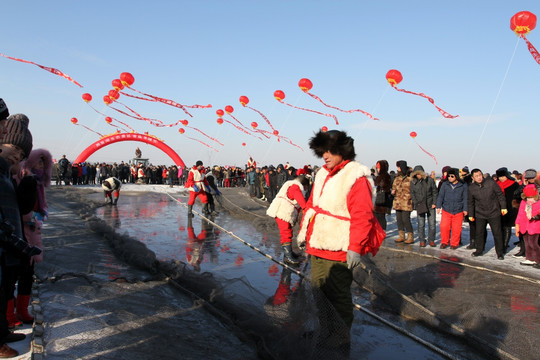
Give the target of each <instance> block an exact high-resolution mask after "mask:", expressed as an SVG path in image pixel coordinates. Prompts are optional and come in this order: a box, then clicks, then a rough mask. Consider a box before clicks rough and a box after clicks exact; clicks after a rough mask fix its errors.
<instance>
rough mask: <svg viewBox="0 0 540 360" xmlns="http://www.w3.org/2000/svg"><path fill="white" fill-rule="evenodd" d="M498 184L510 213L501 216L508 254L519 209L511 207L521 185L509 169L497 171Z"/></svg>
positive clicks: (504, 246) (504, 245) (504, 248)
mask: <svg viewBox="0 0 540 360" xmlns="http://www.w3.org/2000/svg"><path fill="white" fill-rule="evenodd" d="M496 173H497V178H498V180H497V184H498V185H499V186H500V188H501V190H502V191H503V193H504V197H505V199H506V204H507V205H508V213H507V214H506V215H501V224H502V237H503V251H504V253H505V254H506V253H507V252H508V243H509V242H510V238H511V237H512V227H514V224H515V222H516V216H517V211H518V209H516V208H514V207H512V206H510V205H511V204H512V200H513V198H514V192H515V191H516V190H517V188H518V187H519V184H518V183H517V182H516V181H515V180H514V178H513V177H512V174H510V173H509V172H508V169H507V168H505V167H503V168H500V169H498V170H497V172H496Z"/></svg>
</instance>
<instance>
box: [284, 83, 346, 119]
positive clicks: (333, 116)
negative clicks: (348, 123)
mask: <svg viewBox="0 0 540 360" xmlns="http://www.w3.org/2000/svg"><path fill="white" fill-rule="evenodd" d="M274 97H275V98H276V100H277V101H279V102H280V103H282V104H285V105H287V106H290V107H292V108H295V109H299V110H304V111H309V112H312V113H315V114H319V115H324V116H328V117H331V118H333V119H334V120H335V122H336V125H339V122H338V119H337V116H336V115H332V114H327V113H322V112H320V111H315V110H311V109H305V108H302V107H298V106H294V105H292V104H289V103H286V102H285V101H283V99H284V98H285V94H284V93H283V91H281V90H276V91H275V92H274Z"/></svg>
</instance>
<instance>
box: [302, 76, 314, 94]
mask: <svg viewBox="0 0 540 360" xmlns="http://www.w3.org/2000/svg"><path fill="white" fill-rule="evenodd" d="M298 86H300V89H301V90H302V91H303V92H308V91H309V90H311V88H312V87H313V83H312V82H311V80H309V79H306V78H303V79H300V81H299V82H298Z"/></svg>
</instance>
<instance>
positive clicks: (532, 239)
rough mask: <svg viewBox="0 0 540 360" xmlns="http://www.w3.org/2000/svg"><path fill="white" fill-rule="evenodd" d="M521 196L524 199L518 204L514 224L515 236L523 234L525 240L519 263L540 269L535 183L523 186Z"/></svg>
mask: <svg viewBox="0 0 540 360" xmlns="http://www.w3.org/2000/svg"><path fill="white" fill-rule="evenodd" d="M521 197H522V198H523V200H524V201H522V202H521V204H520V206H519V211H518V215H517V218H516V225H515V229H516V236H518V237H519V234H523V240H524V242H525V260H524V261H522V262H521V263H520V264H521V265H532V266H533V267H535V268H538V269H540V245H539V244H538V238H539V237H540V201H538V199H539V196H538V189H537V188H536V185H534V184H529V185H527V186H525V188H524V189H523V193H522V195H521Z"/></svg>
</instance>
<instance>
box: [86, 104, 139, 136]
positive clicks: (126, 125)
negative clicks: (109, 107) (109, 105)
mask: <svg viewBox="0 0 540 360" xmlns="http://www.w3.org/2000/svg"><path fill="white" fill-rule="evenodd" d="M87 104H88V106H90V107H91V108H92V109H93V110H94V111H95V112H97V113H98V114H100V115H103V116H104V117H107V115H105V114H103V113H102V112H100V111H99V110H97V109H96V108H94V107H93V106H92V105H90V103H87ZM109 117H110V118H111V119H113V120H114V121H117V122H119V123H120V124H122V125H124V126H125V127H127V128H128V129H130V130H131V131H133V132H135V130H134V129H133V128H132V127H131V126H129V125H128V124H126V123H124V122H122V121H120V120H118V119H116V118H113V117H111V116H109ZM113 126H114V125H113ZM126 132H128V131H126Z"/></svg>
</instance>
